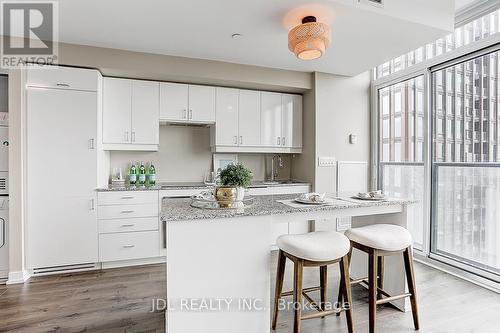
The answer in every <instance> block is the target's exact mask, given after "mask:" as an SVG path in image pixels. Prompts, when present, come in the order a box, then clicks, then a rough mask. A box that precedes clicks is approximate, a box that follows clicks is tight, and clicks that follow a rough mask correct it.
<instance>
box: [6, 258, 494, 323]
mask: <svg viewBox="0 0 500 333" xmlns="http://www.w3.org/2000/svg"><path fill="white" fill-rule="evenodd" d="M274 263H275V256H273V265H274ZM291 267H292V265H290V264H289V263H287V271H286V279H285V287H284V290H289V288H291V286H292V283H291V282H292V281H291V277H292V274H291V273H292V271H291V270H290V269H291ZM415 269H416V278H417V286H418V292H419V298H418V300H419V305H420V308H419V310H420V317H421V327H422V328H421V330H420V332H436V333H447V332H449V333H460V332H464V333H471V332H477V333H500V315H499V314H500V295H499V294H496V293H494V292H491V291H488V290H486V289H483V288H481V287H478V286H475V285H473V284H471V283H468V282H466V281H463V280H460V279H458V278H455V277H453V276H451V275H448V274H445V273H443V272H440V271H438V270H435V269H432V268H429V267H427V266H424V265H421V264H418V263H416V267H415ZM329 274H330V276H331V277H330V278H329V282H330V286H333V288H330V297H332V300H335V299H336V294H337V287H338V274H339V273H338V268H336V267H332V268H331V269H329ZM200 276H201V275H200ZM304 278H305V279H304V280H305V286H313V285H316V284H317V282H318V279H319V274H318V272H317V269H316V270H315V269H306V271H305V275H304ZM332 280H333V281H332ZM165 284H166V280H165V269H164V265H150V266H138V267H131V268H121V269H111V270H105V271H98V272H87V273H78V274H67V275H61V276H51V277H37V278H32V279H31V280H29V282H28V283H26V284H24V285H11V286H4V285H2V286H0V332H26V333H36V332H111V333H113V332H164V330H165V325H164V316H163V313H162V312H150V311H151V299H153V298H165ZM273 285H274V282H273ZM353 298H354V304H353V310H354V323H355V332H360V333H361V332H367V328H368V299H367V291H366V290H364V289H363V288H362V287H360V286H355V287H353ZM292 315H293V314H292V312H291V311H283V312H281V313H280V316H279V318H278V326H277V330H276V332H277V333H285V332H287V333H288V332H292V327H291V325H292V323H293V318H292ZM302 327H303V328H302V332H303V333H337V332H347V329H346V322H345V316H344V315H342V316H341V317H335V316H330V317H326V318H325V319H313V320H308V321H304V322H303V323H302ZM377 328H378V332H380V333H388V332H391V333H392V332H394V333H402V332H414V330H413V323H412V317H411V313H402V312H400V311H398V310H396V309H394V308H392V307H390V306H381V307H379V309H378V320H377ZM190 333H191V332H190ZM192 333H196V332H192ZM214 333H216V332H214ZM235 333H237V332H235ZM256 333H260V332H256Z"/></svg>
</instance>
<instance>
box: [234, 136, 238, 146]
mask: <svg viewBox="0 0 500 333" xmlns="http://www.w3.org/2000/svg"><path fill="white" fill-rule="evenodd" d="M234 144H235V145H237V144H238V136H236V135H235V136H234Z"/></svg>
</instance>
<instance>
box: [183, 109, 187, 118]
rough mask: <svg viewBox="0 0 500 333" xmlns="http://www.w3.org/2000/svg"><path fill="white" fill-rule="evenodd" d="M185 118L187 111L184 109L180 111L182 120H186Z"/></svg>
mask: <svg viewBox="0 0 500 333" xmlns="http://www.w3.org/2000/svg"><path fill="white" fill-rule="evenodd" d="M187 117H188V113H187V110H186V109H184V110H182V119H187Z"/></svg>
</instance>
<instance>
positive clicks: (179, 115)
mask: <svg viewBox="0 0 500 333" xmlns="http://www.w3.org/2000/svg"><path fill="white" fill-rule="evenodd" d="M188 95H189V86H188V85H187V84H181V83H170V82H161V83H160V120H163V121H176V122H184V121H187V120H188V103H189V97H188Z"/></svg>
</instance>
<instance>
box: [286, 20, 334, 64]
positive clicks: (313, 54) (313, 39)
mask: <svg viewBox="0 0 500 333" xmlns="http://www.w3.org/2000/svg"><path fill="white" fill-rule="evenodd" d="M329 45H330V27H329V26H328V25H326V24H324V23H320V22H316V17H314V16H306V17H304V18H303V19H302V24H300V25H298V26H296V27H295V28H293V29H292V30H290V32H289V33H288V49H289V50H290V51H292V52H293V53H294V54H295V55H296V56H297V58H299V59H302V60H314V59H318V58H319V57H321V56H322V55H323V54H325V50H326V48H327V47H328V46H329Z"/></svg>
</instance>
